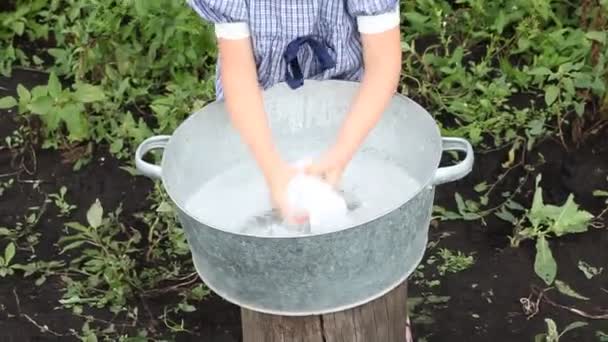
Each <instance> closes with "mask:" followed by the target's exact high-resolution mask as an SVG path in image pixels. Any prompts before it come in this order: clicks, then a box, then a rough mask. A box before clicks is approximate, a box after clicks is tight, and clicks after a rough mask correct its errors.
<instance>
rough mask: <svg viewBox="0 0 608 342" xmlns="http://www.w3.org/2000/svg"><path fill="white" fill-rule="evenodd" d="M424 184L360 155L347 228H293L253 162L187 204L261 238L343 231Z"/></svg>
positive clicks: (352, 172) (346, 180)
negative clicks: (281, 216)
mask: <svg viewBox="0 0 608 342" xmlns="http://www.w3.org/2000/svg"><path fill="white" fill-rule="evenodd" d="M420 187H421V185H420V183H419V182H418V181H417V180H415V179H414V178H412V177H411V176H410V175H409V174H408V173H407V172H406V171H405V170H404V168H403V167H401V166H399V165H397V164H396V163H393V162H391V161H389V160H386V159H385V158H382V157H381V156H378V155H377V154H375V153H373V152H363V153H360V154H358V155H357V156H356V157H355V158H354V159H353V160H352V161H351V163H350V164H349V166H348V168H347V170H346V171H345V173H344V175H343V178H342V183H341V186H340V188H341V190H342V191H343V195H344V197H345V199H346V201H347V204H348V207H349V212H348V215H347V216H348V220H345V221H344V222H343V223H342V224H341V226H338V227H336V226H330V227H315V229H313V230H311V227H310V226H309V225H306V226H297V227H293V226H288V225H286V224H284V223H283V222H282V221H281V220H280V219H279V218H278V215H276V214H275V213H274V212H273V211H272V206H271V202H270V199H269V193H268V189H267V188H266V184H265V182H264V178H263V177H262V175H261V174H260V172H259V171H258V170H257V168H256V166H255V165H254V164H251V163H242V164H238V165H235V166H234V167H232V168H230V169H228V170H226V171H225V172H223V173H221V174H218V175H217V176H216V177H214V178H213V179H211V180H210V181H209V182H207V183H205V184H203V185H202V186H201V187H200V188H199V189H198V190H197V191H196V192H195V193H194V194H193V196H191V198H190V199H189V200H188V201H187V203H186V207H185V209H186V211H187V212H188V213H189V214H190V215H192V216H194V217H195V218H197V219H198V220H199V221H201V222H203V223H206V224H209V225H212V226H214V227H217V228H220V229H223V230H227V231H231V232H235V233H246V234H252V235H258V236H276V237H279V236H302V235H308V234H318V233H323V232H329V231H335V230H340V229H343V228H345V227H347V226H349V225H356V224H362V223H365V222H367V221H369V220H372V219H374V218H376V217H378V216H380V215H382V214H384V213H386V211H387V210H389V209H394V208H396V207H397V206H398V205H399V204H401V203H403V202H405V201H407V200H409V199H411V198H412V197H413V196H414V195H415V194H416V193H417V192H418V191H419V190H420Z"/></svg>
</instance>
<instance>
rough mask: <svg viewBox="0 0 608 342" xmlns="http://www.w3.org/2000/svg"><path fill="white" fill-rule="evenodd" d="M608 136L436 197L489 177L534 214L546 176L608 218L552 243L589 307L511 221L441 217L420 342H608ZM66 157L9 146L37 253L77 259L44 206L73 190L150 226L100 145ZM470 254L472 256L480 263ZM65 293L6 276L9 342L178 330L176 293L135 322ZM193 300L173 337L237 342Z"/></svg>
mask: <svg viewBox="0 0 608 342" xmlns="http://www.w3.org/2000/svg"><path fill="white" fill-rule="evenodd" d="M41 82H42V83H44V82H46V75H45V74H39V73H35V72H27V71H16V72H15V73H14V75H13V77H12V78H10V79H2V81H1V84H2V86H3V87H4V88H7V89H11V90H12V89H15V87H16V85H17V84H18V83H22V84H26V85H33V84H36V83H41ZM11 90H9V92H8V93H9V94H10V93H11V92H12V91H11ZM3 95H4V94H3ZM0 97H1V96H0ZM13 117H14V113H12V112H9V111H3V112H1V113H0V139H2V140H4V139H5V138H6V137H8V136H10V135H11V134H13V131H14V130H15V129H16V128H17V125H16V124H15V123H14V121H13ZM606 134H608V132H606V131H604V132H601V131H598V132H596V134H595V135H594V137H593V138H591V139H590V140H589V141H588V143H586V145H584V146H580V147H579V148H576V149H575V148H573V147H570V149H571V150H570V151H566V149H565V148H564V146H562V144H561V142H560V141H558V140H554V139H547V140H546V141H544V142H542V143H540V144H539V145H538V146H537V147H536V148H534V149H533V150H532V151H529V152H528V151H519V152H518V153H516V155H515V156H516V157H515V158H511V161H510V164H509V163H508V162H509V153H508V152H509V150H508V149H501V150H496V151H493V152H488V153H484V154H478V155H477V156H476V162H475V167H474V170H473V172H472V174H471V175H469V176H468V177H467V178H465V179H464V180H462V181H458V182H455V183H451V184H446V185H443V186H441V187H439V188H438V192H437V201H436V204H437V205H438V206H441V207H442V208H447V209H450V210H457V208H456V205H455V201H454V195H455V194H456V193H458V194H460V195H461V196H462V197H464V198H474V197H475V195H476V191H475V190H474V188H476V186H477V185H478V184H480V183H482V182H485V183H486V184H489V185H492V184H495V186H494V188H495V189H494V190H493V192H492V194H490V195H489V197H490V198H489V203H490V205H492V203H499V202H500V201H501V198H503V196H502V195H501V194H503V193H504V192H507V191H511V192H513V190H514V189H518V188H519V189H520V191H518V192H514V195H513V196H514V197H513V198H514V199H517V201H518V203H520V204H521V205H523V206H525V207H529V205H530V204H531V202H532V197H533V195H534V192H535V187H534V186H535V182H534V181H535V179H536V175H537V174H542V177H543V178H542V181H541V183H540V184H541V186H542V187H543V188H544V189H545V192H544V200H545V202H546V203H557V204H561V203H563V202H564V201H566V199H567V197H568V195H569V194H571V193H572V194H574V196H575V200H576V202H577V203H578V204H580V205H581V206H582V207H583V208H585V209H586V210H588V211H590V212H591V213H593V214H595V215H596V216H597V215H600V214H602V216H601V217H597V218H596V219H595V221H594V222H593V224H592V225H591V226H592V228H590V229H589V232H587V233H585V234H573V235H569V236H566V237H562V238H560V239H550V243H551V247H552V250H553V255H554V257H555V260H556V261H557V264H558V265H559V270H558V272H557V279H560V280H561V281H563V282H564V283H566V284H567V285H569V287H570V288H571V289H575V291H576V293H578V294H580V295H582V296H584V297H588V298H590V300H581V299H576V298H572V297H571V296H568V295H565V294H563V292H560V291H558V290H556V289H552V290H548V291H547V292H543V291H544V289H545V288H547V287H546V286H545V284H544V282H543V281H542V280H541V278H539V277H538V276H537V275H536V274H535V271H534V267H533V265H534V261H535V249H534V243H533V242H530V241H524V242H523V243H522V244H521V245H520V246H519V247H511V245H510V240H509V236H512V235H513V225H512V224H511V223H510V222H507V221H505V220H502V219H499V218H498V217H495V216H494V215H491V216H488V217H487V218H485V219H483V220H463V219H454V220H449V219H446V218H445V217H444V218H443V219H442V217H440V216H442V215H439V216H438V217H436V220H434V221H433V223H432V229H431V231H430V234H431V243H430V245H429V249H428V251H427V254H426V257H425V260H424V261H423V263H422V265H421V267H420V268H419V271H418V272H416V274H414V275H413V277H412V279H411V280H410V283H411V285H410V289H411V290H410V296H411V299H410V306H411V307H410V309H411V311H412V319H413V322H414V333H415V335H416V338H419V339H420V340H422V338H424V339H426V340H427V341H489V340H491V341H497V342H498V341H530V340H532V337H533V336H535V335H537V334H539V333H543V332H546V331H547V328H546V325H545V319H546V318H551V319H553V320H554V321H555V323H556V324H557V327H558V329H559V330H560V331H561V329H563V328H564V327H566V326H567V325H568V324H570V323H572V322H575V321H584V322H587V323H589V325H588V326H585V327H584V328H580V329H574V330H572V331H571V332H568V333H567V334H565V335H564V336H563V338H562V340H565V341H603V340H601V338H605V336H606V335H601V334H602V333H601V331H603V332H608V321H606V320H605V319H606V315H607V314H608V311H606V310H608V270H605V271H604V272H599V274H598V275H597V276H595V277H592V279H588V277H586V275H585V273H584V272H583V271H582V269H581V268H580V267H579V263H580V262H581V261H582V262H585V263H586V264H588V265H592V266H597V267H596V268H599V267H601V266H604V267H606V266H607V264H606V260H608V248H606V246H608V230H607V229H606V228H605V227H606V226H607V225H608V214H606V208H607V206H608V205H607V204H606V203H605V202H604V201H603V200H601V198H599V197H595V196H593V195H592V193H593V192H594V191H596V190H598V189H607V188H608V139H606ZM65 159H66V156H65V155H62V154H61V153H60V152H57V151H51V150H42V149H31V150H26V151H22V152H21V153H18V154H17V153H15V151H11V150H10V149H3V150H0V167H1V169H0V174H1V175H2V178H1V179H0V182H3V181H7V180H8V179H14V184H13V185H12V186H10V187H8V188H7V189H6V191H5V192H4V194H3V195H2V198H1V199H2V201H1V202H0V227H15V226H17V225H18V224H19V223H20V222H21V221H22V218H23V217H24V216H25V215H26V214H27V213H29V212H31V209H30V208H31V207H40V206H46V210H44V211H41V212H42V215H41V216H40V217H39V219H38V221H37V224H36V225H35V229H36V230H37V231H38V232H40V235H39V242H38V244H37V245H36V248H35V256H36V258H37V259H40V260H47V261H48V260H64V261H69V254H68V255H67V256H66V254H63V255H59V251H60V248H59V247H58V246H57V242H58V239H59V238H60V237H61V236H62V235H64V234H65V227H64V223H65V219H62V218H60V217H58V214H59V212H58V208H56V207H54V206H52V205H44V204H43V203H44V200H45V198H46V197H47V196H48V194H51V193H55V192H57V191H58V189H59V188H61V187H62V186H65V187H66V188H67V194H68V196H67V197H68V198H69V203H72V204H74V205H76V209H75V210H74V212H73V213H71V216H70V219H71V220H75V221H78V222H84V221H85V220H86V215H87V209H88V208H89V206H90V205H91V204H92V203H93V202H94V201H95V200H96V199H97V198H99V199H100V201H101V203H102V205H103V208H105V209H106V210H108V211H111V210H113V209H115V208H117V207H118V206H119V205H122V208H123V210H122V213H121V214H120V215H121V216H120V217H121V218H122V222H124V223H125V225H128V226H130V227H133V228H134V229H142V230H143V229H145V225H144V224H142V222H140V221H139V220H138V219H137V218H136V217H135V214H136V213H138V212H142V211H145V210H147V209H148V208H149V205H150V203H149V200H148V198H147V195H148V193H149V192H150V191H151V190H152V189H153V183H152V182H151V181H150V180H148V179H146V178H144V177H138V176H133V175H131V174H130V173H129V172H127V170H125V169H121V168H120V167H121V166H124V165H123V163H122V162H120V161H118V160H116V159H115V158H113V157H112V156H111V155H110V154H109V153H108V152H107V151H105V150H104V149H103V148H99V149H96V150H94V151H93V155H92V159H91V162H90V163H89V164H88V165H86V166H84V167H83V168H82V169H81V170H79V171H74V170H73V168H72V165H71V164H70V163H66V162H65ZM505 162H507V164H506V165H505ZM499 175H504V177H502V178H501V177H499ZM498 179H500V180H499V181H497V180H498ZM460 209H462V208H460ZM35 210H39V209H35ZM439 212H440V213H444V211H441V210H439ZM443 215H444V216H447V215H445V214H443ZM594 227H595V228H594ZM142 233H144V232H143V231H142ZM445 251H448V253H447V254H446V252H445ZM458 252H461V254H458ZM22 255H27V254H26V253H20V250H18V251H17V253H16V257H15V262H19V263H25V262H26V260H24V258H23V256H22ZM463 256H467V257H472V260H471V259H467V258H466V257H463ZM466 260H469V261H471V262H467V261H466ZM459 264H460V265H464V266H463V267H462V269H458V265H459ZM64 287H65V285H64V284H63V283H62V279H61V277H60V276H58V275H53V276H50V277H49V279H48V280H46V282H45V283H44V284H43V285H42V286H36V285H35V284H34V282H33V280H32V279H31V278H23V277H20V276H12V277H8V278H4V279H2V281H1V282H0V299H1V300H0V340H2V341H53V340H58V341H59V340H60V341H69V340H77V337H75V336H74V334H75V333H76V332H78V333H81V328H82V326H83V324H84V322H86V321H87V316H88V315H91V316H92V317H89V321H90V322H91V325H96V326H100V327H104V328H107V327H108V326H110V322H111V323H113V329H115V330H117V331H122V332H128V331H131V332H133V331H141V330H146V331H148V334H151V333H153V334H154V335H155V336H154V337H156V338H161V336H163V335H164V336H171V335H172V331H175V328H174V326H172V325H171V324H167V322H166V321H162V319H160V318H159V317H161V316H163V311H164V310H165V308H166V307H168V306H174V305H176V304H178V303H179V301H180V299H179V298H178V297H177V296H176V295H175V294H174V293H171V292H166V293H162V294H157V295H154V296H146V297H144V296H137V297H139V298H137V300H136V303H133V305H134V306H136V307H137V308H138V310H137V312H138V317H136V318H134V317H125V316H124V315H118V316H114V315H113V314H111V313H110V312H108V311H107V310H101V309H99V310H98V309H86V310H84V312H83V313H81V314H74V313H73V311H72V310H69V309H66V308H62V307H61V305H60V304H59V300H60V299H61V298H62V291H63V288H64ZM541 294H543V295H541ZM193 305H194V306H195V307H196V311H194V312H191V313H183V314H182V315H181V317H182V318H183V319H184V325H183V326H184V327H185V329H187V331H183V332H178V333H177V334H175V335H174V336H176V340H178V341H190V340H192V341H194V340H197V341H218V342H221V341H239V340H240V318H239V310H238V308H237V307H236V306H234V305H232V304H229V303H226V302H225V301H223V300H222V299H220V298H218V297H217V296H215V295H210V296H208V297H206V298H205V299H203V300H201V301H199V302H196V303H193ZM593 315H596V316H598V317H595V318H602V316H603V318H604V320H600V319H590V318H593V317H591V316H593ZM584 316H587V317H584ZM164 317H166V316H164ZM174 318H175V317H174ZM170 327H173V329H171V328H170ZM602 336H604V337H602Z"/></svg>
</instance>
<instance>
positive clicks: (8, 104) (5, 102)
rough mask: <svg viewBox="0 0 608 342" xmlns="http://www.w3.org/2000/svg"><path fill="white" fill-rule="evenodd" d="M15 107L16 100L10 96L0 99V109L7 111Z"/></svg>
mask: <svg viewBox="0 0 608 342" xmlns="http://www.w3.org/2000/svg"><path fill="white" fill-rule="evenodd" d="M16 105H17V100H15V98H14V97H12V96H5V97H3V98H0V109H9V108H13V107H15V106H16Z"/></svg>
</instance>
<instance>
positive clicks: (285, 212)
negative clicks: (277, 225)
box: [267, 162, 308, 224]
mask: <svg viewBox="0 0 608 342" xmlns="http://www.w3.org/2000/svg"><path fill="white" fill-rule="evenodd" d="M296 172H297V170H296V169H295V168H293V167H291V166H289V165H287V164H285V163H282V162H281V163H279V164H278V165H277V166H275V167H273V168H272V170H271V172H270V174H269V175H268V176H267V183H268V187H269V189H270V199H271V201H272V204H273V206H274V208H275V209H277V210H279V212H280V214H281V217H282V218H283V219H284V220H286V221H287V222H288V223H289V224H303V223H305V222H306V220H307V219H308V218H307V217H306V215H305V214H304V213H296V212H294V211H293V209H292V208H290V207H289V203H287V185H288V184H289V181H291V179H292V178H293V177H294V176H295V175H296Z"/></svg>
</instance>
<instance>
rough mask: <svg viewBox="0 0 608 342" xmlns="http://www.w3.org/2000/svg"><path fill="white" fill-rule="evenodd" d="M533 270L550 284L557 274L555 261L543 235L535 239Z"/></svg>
mask: <svg viewBox="0 0 608 342" xmlns="http://www.w3.org/2000/svg"><path fill="white" fill-rule="evenodd" d="M534 272H536V274H537V275H538V276H539V277H540V278H541V279H542V280H543V281H544V282H545V283H546V284H547V285H551V284H552V283H553V280H555V276H556V275H557V263H556V262H555V259H553V254H552V253H551V248H550V247H549V243H548V242H547V240H546V239H545V236H543V235H541V236H539V237H538V239H537V240H536V259H535V260H534Z"/></svg>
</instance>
